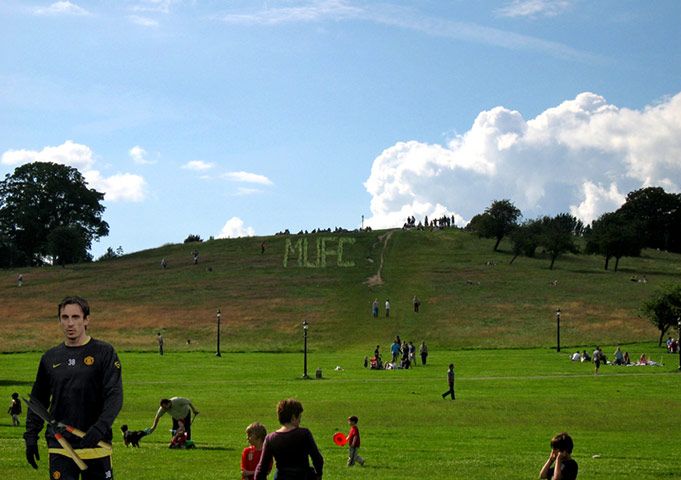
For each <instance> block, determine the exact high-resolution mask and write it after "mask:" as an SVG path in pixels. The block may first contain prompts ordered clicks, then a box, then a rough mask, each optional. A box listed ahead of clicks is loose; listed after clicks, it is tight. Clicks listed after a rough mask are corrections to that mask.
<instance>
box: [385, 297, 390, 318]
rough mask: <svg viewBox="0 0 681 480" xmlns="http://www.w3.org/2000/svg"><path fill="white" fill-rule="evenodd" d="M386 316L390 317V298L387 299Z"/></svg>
mask: <svg viewBox="0 0 681 480" xmlns="http://www.w3.org/2000/svg"><path fill="white" fill-rule="evenodd" d="M385 318H390V300H388V299H386V300H385Z"/></svg>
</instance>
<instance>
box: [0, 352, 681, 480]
mask: <svg viewBox="0 0 681 480" xmlns="http://www.w3.org/2000/svg"><path fill="white" fill-rule="evenodd" d="M625 349H626V350H630V351H631V352H632V354H633V356H638V355H639V354H640V352H642V351H645V352H647V353H648V354H649V355H650V356H651V358H652V359H654V360H655V361H659V360H662V361H663V362H664V363H665V365H664V366H663V367H615V366H603V367H601V374H600V375H598V376H595V375H594V374H593V369H592V366H591V365H589V364H578V363H573V362H570V361H569V360H568V352H567V351H563V352H561V353H556V352H555V351H552V350H549V349H510V350H508V349H495V350H457V351H438V350H435V351H432V352H431V356H430V361H429V365H427V366H426V367H421V366H418V367H416V368H414V369H411V370H395V371H371V370H366V369H364V368H363V366H362V359H363V355H364V352H362V351H358V350H356V349H349V350H347V351H343V350H341V351H338V352H329V353H325V352H322V351H319V350H318V349H316V348H312V349H311V350H312V351H311V353H310V356H309V365H310V370H311V372H313V371H314V370H315V369H316V368H317V367H321V368H322V369H323V374H324V378H323V379H322V380H302V379H301V378H300V377H301V375H302V360H303V358H302V354H294V353H279V354H274V353H234V354H224V355H223V356H222V357H221V358H217V357H215V356H214V355H212V354H210V353H201V352H194V353H169V354H167V355H165V356H164V357H160V356H158V355H156V354H152V353H135V352H122V353H121V355H120V356H121V360H122V362H123V376H124V388H125V405H124V408H123V410H122V411H121V413H120V415H119V416H118V419H117V421H116V423H115V425H114V435H115V438H114V468H115V474H116V478H119V479H149V480H156V479H158V480H174V479H187V480H189V479H196V478H202V479H207V480H208V479H225V478H239V473H238V472H239V459H240V453H241V450H242V448H243V447H244V446H245V442H246V440H245V434H244V428H245V427H246V425H247V424H248V423H250V422H251V421H255V420H258V421H261V422H263V423H264V424H265V425H266V426H267V427H268V430H272V429H275V428H276V427H277V425H276V415H275V411H274V406H275V404H276V402H277V401H278V400H279V399H281V398H285V397H289V396H294V397H296V398H298V399H300V400H301V401H302V402H303V405H304V407H305V412H304V413H303V425H304V426H307V427H309V428H310V429H311V430H312V432H313V434H314V435H315V438H316V440H317V443H318V444H319V446H320V449H321V451H322V454H323V455H324V458H325V472H326V474H325V478H330V479H334V478H335V479H350V478H357V479H372V480H376V479H390V480H392V479H397V478H457V479H483V478H506V479H529V478H538V472H539V469H540V468H541V466H542V465H543V462H544V461H545V460H546V457H547V455H548V453H549V447H548V441H549V439H550V437H551V436H552V435H553V434H555V433H558V432H559V431H564V430H565V431H568V432H569V433H570V434H571V435H572V436H573V438H574V440H575V451H574V458H575V459H576V460H577V461H578V462H579V466H580V475H579V478H582V479H594V478H619V479H637V480H645V479H651V480H652V479H663V478H670V479H671V478H678V462H677V459H678V458H679V456H680V455H681V445H680V444H679V442H678V438H679V437H678V432H679V431H680V430H681V417H680V416H679V414H678V413H679V412H680V411H681V393H680V392H679V382H680V381H681V374H679V373H678V372H677V371H676V370H677V367H678V357H677V356H673V355H667V354H665V353H663V352H662V350H661V349H658V348H657V346H656V345H655V344H653V343H646V344H631V345H626V346H625ZM612 350H613V348H611V347H609V346H608V347H605V351H606V353H608V354H610V353H611V351H612ZM38 359H39V354H37V353H25V354H8V355H0V371H1V372H2V378H3V380H2V382H1V384H0V386H1V388H0V398H5V399H6V400H7V402H9V396H10V393H11V392H12V391H15V390H16V391H19V392H21V393H22V394H25V393H26V392H28V391H29V390H30V384H31V382H32V380H33V377H34V375H35V369H36V367H37V362H38ZM450 361H452V362H455V363H456V364H457V384H456V389H457V400H456V401H454V402H452V401H450V400H443V399H441V398H440V394H441V393H442V392H443V391H444V390H445V389H446V368H447V364H448V363H449V362H450ZM337 365H340V366H341V367H343V370H342V371H336V370H335V369H334V368H335V367H336V366H337ZM173 395H183V396H188V397H190V398H192V399H193V400H194V402H195V404H196V406H197V408H199V410H200V411H201V414H200V415H199V416H198V418H197V420H196V423H195V424H194V426H193V436H194V439H195V441H196V443H197V445H198V448H197V449H196V450H192V451H177V450H169V449H168V448H167V445H168V442H169V437H170V434H169V432H168V429H169V428H170V421H169V419H167V418H164V419H163V422H162V423H161V425H160V427H159V429H158V430H157V431H156V432H155V433H154V434H153V435H152V436H150V437H147V438H145V439H143V440H142V448H140V449H132V448H127V449H126V448H125V447H124V445H123V443H122V440H121V438H120V436H119V433H120V432H119V431H118V428H119V426H120V425H121V424H122V423H127V424H129V425H130V426H131V427H132V428H134V429H141V428H144V427H146V426H148V425H149V424H150V423H151V420H152V419H153V415H154V413H155V410H156V407H157V405H158V400H159V398H161V397H164V396H173ZM351 414H354V415H358V416H359V418H360V423H359V425H360V429H361V433H362V448H361V453H362V455H363V456H364V458H365V459H366V462H367V464H366V466H365V467H363V468H362V467H359V466H357V467H353V469H351V470H350V469H348V468H347V467H346V466H345V460H346V449H345V448H340V447H337V446H335V445H334V444H333V443H332V440H331V437H332V435H333V433H334V432H335V431H337V430H341V431H344V432H347V423H346V421H345V419H346V417H347V416H349V415H351ZM22 432H23V428H13V427H11V426H10V418H9V416H8V415H7V416H5V417H4V420H3V421H2V422H0V451H1V452H2V455H0V471H2V472H3V474H5V475H6V476H7V477H8V478H20V479H26V480H30V479H34V478H35V479H44V478H46V476H47V469H46V462H45V459H46V452H45V448H44V445H41V452H42V455H43V456H42V461H41V465H40V468H41V470H39V471H37V472H36V471H34V470H33V469H32V468H30V467H29V466H28V465H27V464H26V463H25V460H24V453H23V440H22V439H21V434H22Z"/></svg>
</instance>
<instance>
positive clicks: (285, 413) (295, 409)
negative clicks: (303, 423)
mask: <svg viewBox="0 0 681 480" xmlns="http://www.w3.org/2000/svg"><path fill="white" fill-rule="evenodd" d="M301 413H303V404H302V403H300V402H299V401H298V400H296V399H295V398H287V399H286V400H282V401H280V402H279V404H278V405H277V417H279V423H280V424H282V425H284V424H285V423H290V422H291V420H292V419H293V417H300V414H301Z"/></svg>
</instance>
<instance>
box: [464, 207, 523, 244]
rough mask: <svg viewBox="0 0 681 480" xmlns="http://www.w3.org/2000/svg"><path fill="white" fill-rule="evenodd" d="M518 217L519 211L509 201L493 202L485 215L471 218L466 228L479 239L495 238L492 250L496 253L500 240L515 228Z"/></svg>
mask: <svg viewBox="0 0 681 480" xmlns="http://www.w3.org/2000/svg"><path fill="white" fill-rule="evenodd" d="M520 216H521V212H520V210H519V209H518V208H516V206H515V205H513V203H512V202H511V201H510V200H495V201H493V202H492V204H491V205H490V206H489V207H488V208H487V209H486V210H485V213H483V214H481V215H476V216H475V217H473V218H472V219H471V221H470V223H469V224H468V227H467V228H468V229H469V230H472V231H475V232H477V233H478V235H480V236H481V237H484V238H496V240H497V241H496V243H495V244H494V248H493V250H494V251H495V252H496V251H497V250H498V248H499V243H501V239H502V238H504V237H505V236H506V235H508V234H509V233H510V232H511V231H512V230H513V229H514V228H515V227H517V225H518V219H519V218H520Z"/></svg>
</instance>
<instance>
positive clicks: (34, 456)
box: [26, 443, 40, 470]
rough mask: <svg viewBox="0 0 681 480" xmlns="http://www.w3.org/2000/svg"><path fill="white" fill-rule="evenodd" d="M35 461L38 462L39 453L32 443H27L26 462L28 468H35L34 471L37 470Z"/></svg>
mask: <svg viewBox="0 0 681 480" xmlns="http://www.w3.org/2000/svg"><path fill="white" fill-rule="evenodd" d="M36 460H40V452H38V445H36V444H34V443H31V444H29V443H27V444H26V461H27V462H28V464H29V465H30V466H32V467H33V468H35V469H36V470H37V469H38V464H37V463H36Z"/></svg>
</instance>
